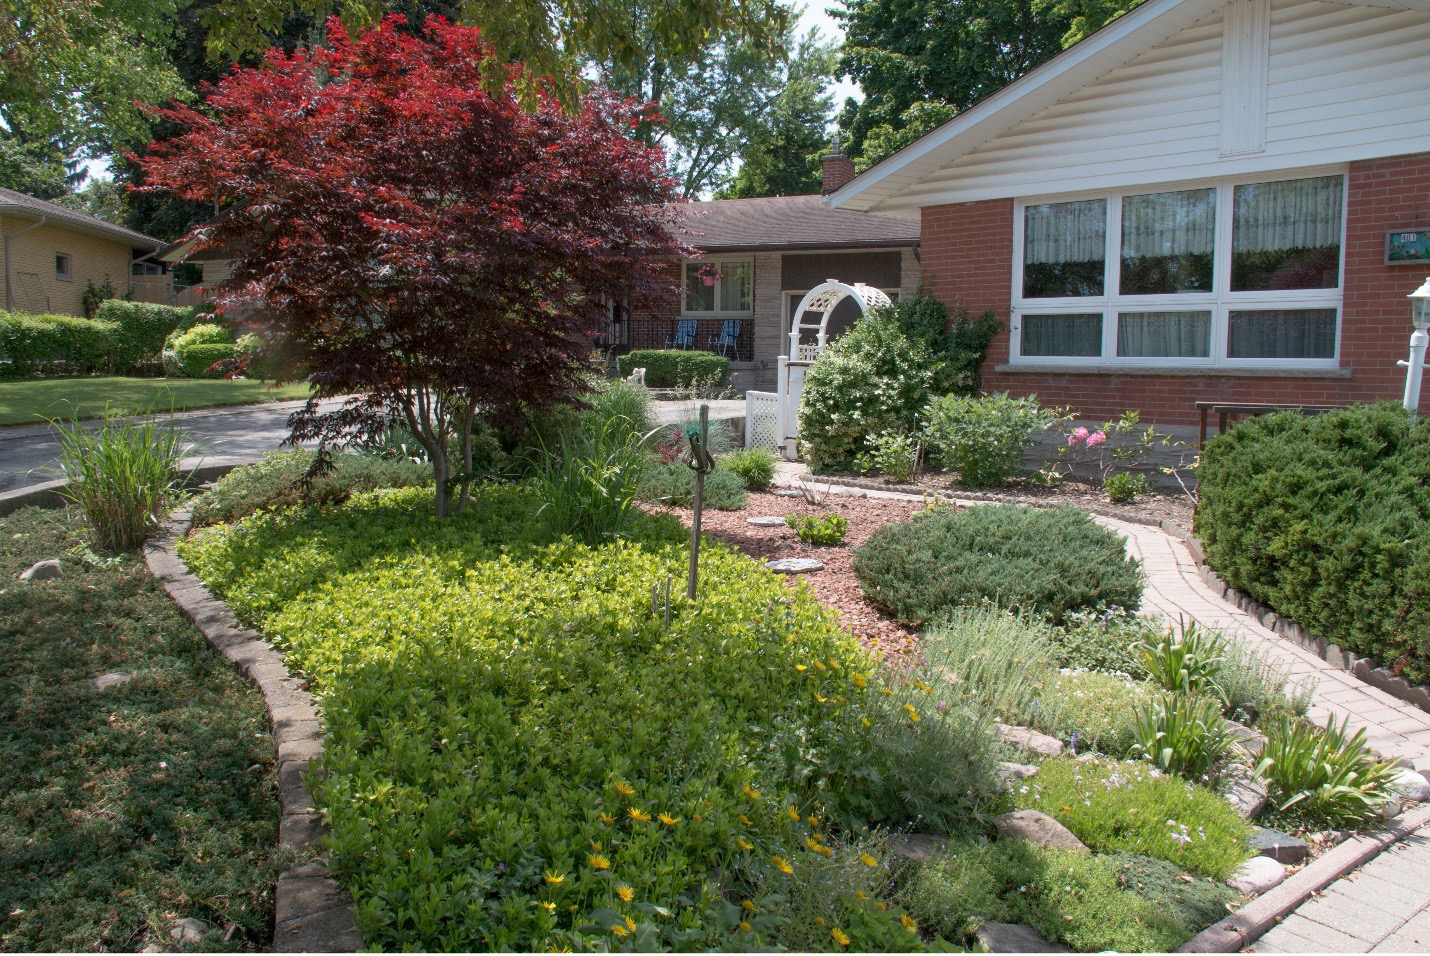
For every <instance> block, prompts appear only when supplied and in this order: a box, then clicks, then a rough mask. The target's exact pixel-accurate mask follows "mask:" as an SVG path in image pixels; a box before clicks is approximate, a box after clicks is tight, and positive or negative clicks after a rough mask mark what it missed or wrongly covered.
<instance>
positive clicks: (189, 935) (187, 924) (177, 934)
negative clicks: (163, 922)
mask: <svg viewBox="0 0 1430 956" xmlns="http://www.w3.org/2000/svg"><path fill="white" fill-rule="evenodd" d="M208 931H209V924H208V923H205V922H204V921H203V920H201V919H194V918H193V917H192V916H186V917H185V918H183V919H176V920H174V922H172V923H170V924H169V938H170V939H172V940H173V941H174V942H176V943H201V942H203V939H204V934H205V933H207V932H208Z"/></svg>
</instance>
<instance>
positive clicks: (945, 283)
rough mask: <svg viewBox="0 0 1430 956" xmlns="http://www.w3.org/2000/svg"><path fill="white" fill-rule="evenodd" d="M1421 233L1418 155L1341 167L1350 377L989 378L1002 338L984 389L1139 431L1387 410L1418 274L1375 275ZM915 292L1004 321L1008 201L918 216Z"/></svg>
mask: <svg viewBox="0 0 1430 956" xmlns="http://www.w3.org/2000/svg"><path fill="white" fill-rule="evenodd" d="M1420 226H1424V227H1426V228H1430V153H1421V154H1417V155H1413V156H1398V157H1392V158H1390V159H1379V160H1370V161H1366V162H1359V163H1352V164H1351V166H1350V172H1349V176H1348V177H1347V226H1346V236H1345V249H1346V255H1345V259H1346V267H1345V281H1344V286H1345V305H1344V309H1343V311H1342V317H1341V367H1342V368H1349V369H1351V370H1352V377H1351V378H1349V379H1345V378H1324V377H1322V378H1316V377H1314V376H1291V377H1274V378H1238V377H1231V376H1218V375H1126V374H1122V375H1118V374H1107V375H1102V374H1099V375H1048V374H1029V373H1008V372H997V371H994V367H995V366H997V365H999V364H1002V363H1005V362H1007V361H1008V332H1007V330H1006V329H1005V330H1004V331H1003V332H1001V333H1000V334H999V336H998V338H996V339H995V340H994V342H993V345H992V347H991V349H990V350H989V355H988V362H987V364H986V365H985V366H984V372H983V383H984V387H985V388H987V389H990V390H999V391H1002V390H1006V391H1009V392H1012V393H1013V394H1015V395H1029V394H1036V395H1038V397H1039V398H1041V399H1042V400H1043V401H1044V402H1047V403H1049V404H1056V405H1071V406H1073V407H1074V408H1075V409H1077V411H1078V412H1079V413H1080V414H1082V415H1084V416H1086V417H1089V418H1105V417H1111V416H1114V415H1117V414H1120V413H1121V412H1123V411H1125V410H1126V409H1130V408H1135V409H1138V410H1140V411H1141V412H1142V418H1143V420H1144V421H1147V422H1153V423H1157V424H1164V425H1190V424H1194V423H1195V422H1196V421H1197V413H1196V409H1195V408H1194V406H1193V403H1194V402H1196V401H1207V400H1222V401H1231V402H1276V403H1291V402H1306V403H1313V404H1348V403H1350V402H1363V401H1375V400H1378V399H1391V400H1399V398H1400V397H1401V393H1402V392H1403V390H1404V387H1405V385H1404V383H1405V372H1404V370H1403V369H1400V368H1398V367H1396V365H1395V362H1396V360H1397V359H1401V358H1404V357H1405V353H1406V351H1407V346H1408V342H1409V338H1410V331H1411V326H1410V306H1409V303H1408V301H1407V300H1406V298H1405V296H1406V295H1407V294H1408V293H1410V292H1411V291H1412V290H1413V289H1415V288H1416V287H1417V286H1418V285H1419V284H1420V283H1421V281H1423V280H1424V278H1425V275H1426V274H1427V273H1430V268H1417V267H1414V266H1387V265H1385V263H1384V259H1385V232H1386V230H1388V229H1396V228H1408V227H1420ZM921 245H922V253H923V254H922V264H923V272H924V282H925V287H926V288H927V289H928V291H929V292H931V293H932V294H933V295H935V296H937V297H938V298H940V299H942V300H943V301H944V302H946V303H948V304H949V305H954V304H961V305H963V307H965V308H967V309H968V310H969V311H971V312H974V313H978V312H982V311H984V310H985V309H989V308H994V309H997V310H999V311H1000V312H1002V313H1003V314H1004V315H1005V316H1006V315H1007V313H1008V310H1009V307H1010V304H1011V294H1012V284H1013V202H1012V200H1010V199H999V200H989V201H985V202H975V203H959V204H954V205H947V206H931V207H926V208H925V209H924V210H923V220H922V239H921Z"/></svg>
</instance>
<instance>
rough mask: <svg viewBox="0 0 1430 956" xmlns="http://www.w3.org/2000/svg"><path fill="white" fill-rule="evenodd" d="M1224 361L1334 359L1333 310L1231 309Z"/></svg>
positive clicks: (1228, 317)
mask: <svg viewBox="0 0 1430 956" xmlns="http://www.w3.org/2000/svg"><path fill="white" fill-rule="evenodd" d="M1226 354H1227V357H1228V358H1238V359H1249V358H1266V359H1328V358H1335V357H1336V310H1335V309H1257V310H1251V309H1241V310H1237V309H1233V310H1232V311H1231V312H1230V314H1229V315H1228V316H1227V341H1226Z"/></svg>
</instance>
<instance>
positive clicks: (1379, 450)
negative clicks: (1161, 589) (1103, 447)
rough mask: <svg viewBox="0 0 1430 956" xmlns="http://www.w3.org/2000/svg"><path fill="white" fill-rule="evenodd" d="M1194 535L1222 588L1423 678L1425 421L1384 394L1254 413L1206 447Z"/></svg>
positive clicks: (1427, 668)
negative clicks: (1306, 409)
mask: <svg viewBox="0 0 1430 956" xmlns="http://www.w3.org/2000/svg"><path fill="white" fill-rule="evenodd" d="M1198 484H1199V489H1200V491H1199V494H1200V503H1199V504H1198V507H1197V515H1196V530H1197V533H1198V535H1200V536H1201V538H1202V541H1203V542H1204V544H1205V549H1206V554H1207V561H1208V563H1209V564H1211V566H1212V567H1214V568H1216V570H1217V573H1218V574H1220V575H1221V576H1222V578H1223V579H1225V581H1226V582H1227V583H1228V584H1230V585H1231V586H1232V587H1235V588H1237V589H1239V590H1241V591H1244V592H1246V593H1247V594H1250V595H1251V596H1252V597H1254V598H1255V599H1256V600H1258V601H1260V602H1262V603H1264V604H1267V605H1269V606H1270V607H1272V608H1275V609H1276V611H1277V613H1279V614H1282V615H1284V616H1286V617H1288V618H1290V619H1292V620H1294V621H1296V622H1297V623H1298V624H1300V625H1301V626H1302V627H1303V628H1306V629H1307V630H1309V631H1311V632H1313V633H1315V634H1317V635H1320V636H1322V637H1324V638H1326V639H1327V640H1329V641H1334V642H1335V643H1336V644H1338V645H1340V646H1341V647H1343V648H1346V649H1347V650H1349V651H1351V652H1352V653H1354V654H1356V655H1360V656H1366V657H1370V658H1373V659H1374V660H1375V661H1377V662H1378V663H1380V664H1385V665H1393V666H1394V667H1395V669H1396V671H1397V672H1398V673H1400V675H1401V676H1403V677H1405V678H1406V679H1407V680H1410V681H1413V682H1417V683H1426V682H1427V681H1430V496H1427V495H1426V494H1425V489H1426V488H1427V487H1430V429H1427V428H1425V427H1424V424H1423V422H1420V423H1416V422H1415V421H1413V420H1412V419H1411V418H1410V417H1409V416H1408V415H1407V414H1406V413H1405V411H1404V410H1403V409H1401V408H1399V407H1398V406H1395V405H1391V404H1389V403H1382V404H1379V405H1371V406H1362V407H1356V408H1350V409H1346V410H1344V411H1336V412H1328V413H1326V414H1323V415H1314V416H1310V417H1305V418H1303V417H1302V416H1300V415H1298V414H1295V413H1294V412H1286V413H1281V414H1277V415H1264V416H1259V417H1257V418H1254V419H1251V420H1249V421H1247V422H1244V423H1241V424H1239V425H1237V426H1236V427H1235V428H1233V429H1231V430H1229V431H1228V432H1227V433H1226V434H1225V435H1218V436H1217V437H1216V438H1214V439H1213V440H1211V441H1210V442H1208V443H1207V447H1206V450H1205V452H1204V453H1203V456H1202V464H1201V468H1200V470H1199V471H1198Z"/></svg>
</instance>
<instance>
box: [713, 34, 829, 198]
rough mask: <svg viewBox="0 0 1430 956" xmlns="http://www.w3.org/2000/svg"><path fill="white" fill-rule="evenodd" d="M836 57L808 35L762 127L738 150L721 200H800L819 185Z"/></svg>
mask: <svg viewBox="0 0 1430 956" xmlns="http://www.w3.org/2000/svg"><path fill="white" fill-rule="evenodd" d="M837 59H838V55H837V53H836V51H835V49H834V47H833V46H831V45H830V44H827V43H824V42H822V41H821V40H820V38H819V36H818V35H817V34H811V35H810V36H808V37H805V38H804V39H803V40H801V41H800V45H799V52H798V53H797V54H796V56H795V57H794V58H793V59H792V60H791V61H790V63H789V66H788V68H787V69H786V71H785V79H784V87H783V89H781V90H780V92H779V95H778V96H776V97H775V100H774V103H773V104H772V105H771V107H770V109H769V110H768V112H767V114H766V118H765V122H764V123H763V124H761V126H759V127H757V128H756V129H754V130H753V131H752V132H751V135H750V138H749V140H748V142H746V143H745V145H744V148H743V149H742V150H741V151H740V169H739V172H737V173H736V174H735V176H734V178H733V179H731V180H730V182H729V183H728V184H727V185H726V186H725V187H724V188H723V189H722V190H720V192H719V193H717V197H718V198H721V199H748V198H752V197H756V196H803V195H809V194H811V193H818V192H819V191H820V187H821V186H822V175H821V171H820V164H819V160H820V157H821V156H823V155H824V153H825V152H827V151H828V149H829V134H828V131H827V128H828V126H829V120H830V113H831V111H832V108H833V97H832V96H831V95H830V94H829V93H828V92H826V91H827V90H828V89H829V83H830V80H831V78H832V77H833V74H834V65H835V63H836V61H837Z"/></svg>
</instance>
